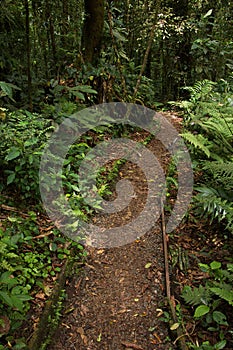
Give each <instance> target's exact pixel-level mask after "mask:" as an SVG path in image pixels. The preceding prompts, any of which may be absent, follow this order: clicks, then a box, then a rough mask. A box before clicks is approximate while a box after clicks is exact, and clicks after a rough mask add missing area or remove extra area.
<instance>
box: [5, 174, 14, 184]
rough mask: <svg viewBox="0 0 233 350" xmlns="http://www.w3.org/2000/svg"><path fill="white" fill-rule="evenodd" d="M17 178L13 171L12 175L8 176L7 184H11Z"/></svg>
mask: <svg viewBox="0 0 233 350" xmlns="http://www.w3.org/2000/svg"><path fill="white" fill-rule="evenodd" d="M14 179H15V173H12V174H10V175H8V176H7V182H6V183H7V185H10V184H11V183H12V182H13V181H14Z"/></svg>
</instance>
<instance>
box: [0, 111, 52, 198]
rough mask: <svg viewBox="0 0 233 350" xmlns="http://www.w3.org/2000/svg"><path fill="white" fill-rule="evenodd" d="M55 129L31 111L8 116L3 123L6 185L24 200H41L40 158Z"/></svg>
mask: <svg viewBox="0 0 233 350" xmlns="http://www.w3.org/2000/svg"><path fill="white" fill-rule="evenodd" d="M53 129H54V128H53V126H51V121H50V120H46V119H44V118H41V117H40V116H39V115H37V114H33V113H30V112H28V111H18V112H12V113H8V115H7V117H6V120H5V121H4V122H2V123H0V135H1V140H2V141H1V145H0V162H1V169H2V171H3V173H2V176H3V180H4V182H3V184H4V185H5V186H10V187H11V190H13V191H14V190H17V193H18V195H19V194H20V195H21V196H22V197H24V198H30V199H32V198H33V197H34V198H35V199H38V198H39V185H38V173H39V163H40V156H41V154H42V150H43V147H44V146H45V143H46V140H47V139H48V135H49V134H50V133H51V132H52V131H53ZM2 189H3V188H2Z"/></svg>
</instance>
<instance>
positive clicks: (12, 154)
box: [5, 147, 20, 161]
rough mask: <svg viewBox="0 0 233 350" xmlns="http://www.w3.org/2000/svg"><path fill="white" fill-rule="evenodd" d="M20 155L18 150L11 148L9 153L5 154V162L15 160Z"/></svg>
mask: <svg viewBox="0 0 233 350" xmlns="http://www.w3.org/2000/svg"><path fill="white" fill-rule="evenodd" d="M19 155H20V151H19V149H18V148H16V147H12V148H11V149H10V151H9V153H8V154H7V156H6V157H5V160H7V161H9V160H12V159H15V158H17V157H18V156H19Z"/></svg>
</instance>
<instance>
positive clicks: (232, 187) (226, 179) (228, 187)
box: [203, 161, 233, 200]
mask: <svg viewBox="0 0 233 350" xmlns="http://www.w3.org/2000/svg"><path fill="white" fill-rule="evenodd" d="M203 169H204V170H206V171H207V172H208V173H209V174H210V175H211V176H212V177H213V183H215V185H216V187H218V188H220V187H222V188H224V190H225V192H227V194H228V198H229V200H231V199H232V200H233V198H232V196H233V161H228V162H226V163H223V162H222V161H214V162H213V161H212V162H210V161H206V162H205V163H204V165H203ZM213 183H212V185H213Z"/></svg>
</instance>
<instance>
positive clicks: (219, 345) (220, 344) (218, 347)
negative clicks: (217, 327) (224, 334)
mask: <svg viewBox="0 0 233 350" xmlns="http://www.w3.org/2000/svg"><path fill="white" fill-rule="evenodd" d="M226 344H227V341H226V340H221V341H220V342H218V343H217V344H215V349H216V350H222V349H224V348H225V346H226Z"/></svg>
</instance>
